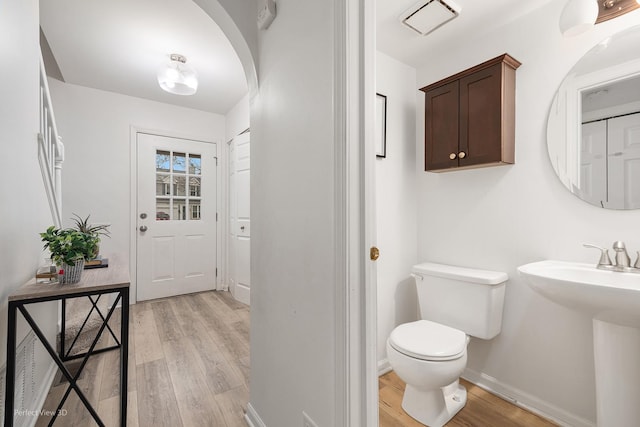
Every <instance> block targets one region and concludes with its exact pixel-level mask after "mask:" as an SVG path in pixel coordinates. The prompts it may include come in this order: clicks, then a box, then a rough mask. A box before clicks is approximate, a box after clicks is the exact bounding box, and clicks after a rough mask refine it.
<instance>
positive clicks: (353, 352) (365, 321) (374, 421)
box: [334, 0, 379, 427]
mask: <svg viewBox="0 0 640 427" xmlns="http://www.w3.org/2000/svg"><path fill="white" fill-rule="evenodd" d="M334 13H335V22H336V25H335V27H334V28H335V33H334V39H335V42H334V48H335V52H336V56H335V59H336V63H335V68H334V79H335V89H334V96H335V99H336V102H335V114H334V123H335V138H334V139H335V158H334V171H335V172H334V180H335V199H334V202H335V218H336V227H335V228H336V229H335V233H336V234H335V240H336V251H335V258H334V262H335V266H336V280H335V282H336V289H335V303H336V329H335V337H336V342H335V344H336V354H335V355H336V390H335V400H334V402H335V408H336V410H335V412H336V414H335V425H344V426H367V427H377V426H378V424H379V420H378V375H377V372H378V369H377V360H376V358H377V355H376V340H377V301H376V298H377V295H376V289H377V288H376V286H377V285H376V266H375V263H373V262H372V261H370V260H369V257H368V254H369V247H371V246H373V245H374V244H375V237H376V235H375V229H376V227H375V176H374V172H375V147H374V144H373V140H374V118H375V93H376V92H375V71H374V70H375V54H376V52H375V3H374V2H372V1H369V0H364V1H363V0H336V1H335V12H334Z"/></svg>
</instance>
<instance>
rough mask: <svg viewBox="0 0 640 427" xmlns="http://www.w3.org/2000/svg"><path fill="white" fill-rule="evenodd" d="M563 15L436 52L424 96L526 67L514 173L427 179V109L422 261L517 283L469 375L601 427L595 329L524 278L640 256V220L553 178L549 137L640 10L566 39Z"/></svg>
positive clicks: (421, 75)
mask: <svg viewBox="0 0 640 427" xmlns="http://www.w3.org/2000/svg"><path fill="white" fill-rule="evenodd" d="M562 6H563V3H562V2H551V3H549V4H548V5H546V6H544V7H543V8H542V9H540V10H538V11H536V12H534V13H533V14H531V15H529V16H527V17H524V18H522V19H519V20H517V21H515V22H513V23H511V24H509V25H507V26H505V27H503V28H501V29H499V30H498V31H494V32H492V33H489V34H487V35H483V36H481V35H479V36H478V37H475V38H473V39H469V40H468V42H467V44H466V45H464V46H458V48H457V49H456V50H450V49H449V48H448V47H447V48H446V49H443V50H442V51H440V52H430V53H429V54H430V55H431V57H433V58H438V60H437V61H431V63H430V64H429V66H428V67H425V68H424V69H421V70H418V79H417V88H420V87H422V86H424V85H426V84H429V83H432V82H434V81H437V80H439V79H440V78H443V77H446V76H448V75H451V74H453V73H456V72H458V71H461V70H463V69H466V68H468V67H470V66H473V65H476V64H478V63H480V62H482V61H484V60H487V59H490V58H493V57H495V56H498V55H500V54H502V53H504V52H508V53H509V54H511V55H512V56H513V57H515V58H516V59H518V60H519V61H521V62H522V63H523V65H522V66H521V67H520V68H519V69H518V71H517V78H516V80H517V94H516V105H517V107H516V164H515V165H513V166H501V167H494V168H488V169H477V170H467V171H458V172H451V173H443V174H433V173H425V172H422V169H423V165H422V159H423V156H424V147H423V136H424V131H423V127H424V105H423V103H422V102H421V103H420V104H419V108H418V111H417V128H418V138H417V147H418V149H417V156H416V166H415V167H416V169H417V170H418V171H419V172H418V173H419V181H418V192H417V195H418V198H419V204H418V242H419V243H418V258H419V259H420V260H430V261H435V262H442V263H450V264H455V265H463V266H469V267H478V268H486V269H491V270H499V271H505V272H507V273H508V274H509V277H510V280H509V282H508V284H507V293H506V302H505V310H504V323H503V330H502V334H501V335H500V336H498V337H497V338H495V339H494V340H492V341H481V340H477V339H474V340H472V342H471V344H470V347H469V363H468V368H469V369H470V370H472V371H475V373H484V374H486V375H489V376H491V377H493V378H495V381H497V384H502V385H504V386H505V387H506V388H505V389H506V390H509V389H510V390H512V391H519V392H520V393H524V395H525V396H526V394H529V396H528V398H529V401H530V403H534V404H535V405H537V406H538V407H544V409H545V410H546V411H548V412H549V411H550V412H554V411H555V415H561V416H563V417H565V421H566V420H569V421H570V423H571V424H573V425H580V423H581V420H580V419H582V421H584V422H586V423H588V422H595V394H594V393H595V391H594V374H593V342H592V335H591V320H590V319H589V318H588V317H586V316H583V315H580V314H577V313H574V312H571V311H570V310H568V309H565V308H562V307H560V306H558V305H555V304H553V303H551V302H549V301H547V300H545V299H543V298H542V297H540V296H538V295H537V294H535V293H534V292H533V291H531V290H530V289H529V288H528V286H527V285H526V284H525V283H524V282H523V281H522V279H521V278H520V277H518V274H517V272H516V267H517V266H519V265H521V264H525V263H529V262H532V261H537V260H542V259H559V260H573V261H584V262H592V263H594V264H595V263H596V262H597V258H598V254H597V253H594V252H593V251H591V250H587V249H584V248H582V243H583V242H590V243H595V244H599V245H604V246H609V245H610V244H611V243H612V242H613V241H614V240H617V239H621V240H625V241H626V242H627V247H629V248H630V249H634V250H637V249H640V234H639V233H638V218H639V215H640V214H638V211H611V210H603V209H598V208H596V207H593V206H591V205H588V204H587V203H585V202H582V201H580V200H579V199H578V198H576V197H575V196H573V195H571V194H570V193H569V192H568V191H567V190H566V189H565V188H564V187H563V186H562V185H561V183H560V181H559V180H558V178H557V177H556V176H555V174H554V172H553V169H552V168H551V164H550V161H549V159H548V156H547V149H546V138H545V135H546V121H547V112H548V109H549V106H550V105H551V101H552V98H553V95H554V92H555V91H556V89H557V87H558V86H559V84H560V82H561V80H562V78H563V77H564V75H565V74H566V73H567V71H569V69H570V68H571V67H572V66H573V64H574V63H575V62H576V61H577V60H578V59H579V58H580V57H581V55H582V54H583V53H585V52H586V51H587V50H588V49H589V48H590V47H591V46H593V45H595V44H596V43H597V42H598V41H600V40H601V39H603V38H605V36H607V35H609V34H611V33H613V32H614V31H617V30H619V29H622V28H625V27H627V26H630V25H631V24H633V23H640V11H636V12H633V13H631V14H628V15H626V16H624V17H621V18H618V19H615V20H613V21H609V22H606V23H604V24H600V25H598V26H597V28H596V29H595V30H594V31H593V32H591V33H588V34H585V35H582V36H579V37H576V38H572V39H563V38H562V37H561V36H560V34H559V30H558V18H559V15H560V11H561V9H562ZM487 381H489V382H491V381H490V379H488V380H487ZM536 399H540V401H537V402H536ZM525 400H526V399H525ZM545 404H548V405H550V406H547V407H545ZM554 406H555V408H554ZM563 411H566V412H567V413H564V414H563ZM572 417H576V418H572Z"/></svg>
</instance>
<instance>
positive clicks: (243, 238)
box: [228, 132, 251, 304]
mask: <svg viewBox="0 0 640 427" xmlns="http://www.w3.org/2000/svg"><path fill="white" fill-rule="evenodd" d="M250 170H251V164H250V134H249V133H248V132H247V133H243V134H241V135H238V136H236V137H235V138H234V139H233V140H232V141H231V142H230V143H229V258H228V259H229V268H228V272H229V290H230V291H231V293H232V294H233V297H234V298H235V299H237V300H238V301H241V302H243V303H245V304H249V300H250V288H251V284H250V282H251V274H250V262H249V260H250V248H251V218H250V212H249V211H250V207H249V194H250V186H249V174H250Z"/></svg>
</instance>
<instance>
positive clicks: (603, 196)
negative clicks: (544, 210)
mask: <svg viewBox="0 0 640 427" xmlns="http://www.w3.org/2000/svg"><path fill="white" fill-rule="evenodd" d="M606 176H607V122H606V120H600V121H597V122H589V123H583V124H582V143H581V144H580V182H579V184H578V186H577V188H575V189H574V190H573V191H574V193H577V194H580V197H581V198H582V199H583V200H585V201H587V202H589V203H591V204H592V205H595V206H606V205H607V203H608V201H607V197H608V196H607V180H606V179H605V177H606Z"/></svg>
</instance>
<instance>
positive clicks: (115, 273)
mask: <svg viewBox="0 0 640 427" xmlns="http://www.w3.org/2000/svg"><path fill="white" fill-rule="evenodd" d="M109 260H110V265H109V267H107V268H96V269H91V270H85V271H83V273H82V279H81V280H80V282H79V283H75V284H65V285H61V284H58V283H54V284H48V283H35V280H32V281H31V282H29V283H27V284H26V285H24V286H22V287H20V288H18V289H16V290H15V291H14V292H13V293H11V294H10V295H9V298H8V302H9V304H8V313H9V316H8V317H9V318H8V323H7V365H6V366H7V369H6V371H7V373H6V386H5V390H6V393H5V407H4V425H5V427H13V423H14V404H15V402H14V398H15V396H14V394H15V389H14V387H15V380H16V378H15V367H16V365H15V364H16V321H17V314H18V312H20V313H21V314H22V316H23V317H24V319H25V320H26V322H27V324H28V325H29V327H30V328H31V329H32V330H33V332H34V333H35V334H36V336H37V337H38V339H39V340H40V342H42V344H43V346H44V348H45V349H46V350H47V352H48V353H49V355H50V356H51V358H52V359H53V361H54V362H55V363H56V365H57V366H58V368H59V369H60V371H61V372H62V375H64V377H65V378H66V379H67V380H68V381H69V387H68V388H67V390H66V392H65V393H64V395H63V397H62V400H61V401H60V403H59V405H58V410H56V411H55V414H58V413H59V412H60V409H62V407H63V405H64V403H65V401H66V399H67V397H68V396H69V393H70V392H71V390H74V391H75V392H76V393H77V394H78V397H79V398H80V400H81V401H82V403H83V404H84V406H85V407H86V408H87V410H88V411H89V413H90V414H91V416H92V417H93V419H94V420H95V422H96V423H97V424H98V425H99V426H101V427H104V423H103V422H102V420H101V419H100V417H99V416H98V414H97V412H96V410H95V409H94V408H93V406H92V405H91V403H90V402H89V401H88V400H87V398H86V397H85V395H84V393H83V392H82V390H81V389H80V387H79V386H78V384H77V381H78V378H79V377H80V374H81V373H82V370H83V369H84V367H85V365H86V364H87V362H88V360H89V358H90V357H91V356H92V355H94V354H96V353H99V352H101V351H106V350H111V349H120V425H121V426H126V424H127V422H126V421H127V374H128V372H127V367H128V365H127V363H128V351H129V349H128V342H129V282H130V279H129V265H128V263H126V262H125V260H124V257H118V256H115V257H113V256H111V257H109ZM105 294H115V300H114V301H113V304H112V305H111V308H110V309H109V311H108V313H107V314H106V316H104V315H103V313H101V312H100V310H99V308H98V307H97V299H98V298H100V297H101V296H102V295H105ZM80 297H87V298H89V299H90V301H91V304H92V307H91V310H90V311H89V313H88V314H87V319H88V317H89V316H90V315H91V313H92V312H93V311H94V310H97V313H98V315H99V316H100V318H101V319H102V325H101V326H100V328H99V330H98V332H97V334H96V337H95V339H94V340H93V342H92V343H91V346H90V347H89V350H87V351H86V352H85V353H82V354H79V355H75V356H74V358H75V357H78V358H80V357H82V362H81V364H80V367H79V369H78V371H77V373H76V374H75V375H72V374H71V373H70V372H69V370H68V369H67V368H66V367H65V365H64V363H63V361H64V360H68V359H69V357H66V356H67V355H65V354H64V350H65V349H64V344H63V345H62V348H61V354H60V355H58V354H57V353H56V351H55V349H54V346H52V344H51V343H50V342H49V341H48V340H47V339H46V337H45V336H44V335H43V333H42V331H41V330H40V328H39V327H38V325H37V324H36V322H35V321H34V319H33V317H32V316H31V314H30V313H29V311H28V310H27V307H28V306H29V305H31V304H36V303H40V302H45V301H62V303H63V306H64V305H65V304H66V300H67V299H70V298H80ZM96 297H97V298H96ZM94 298H96V299H94ZM118 304H121V310H120V314H121V317H120V340H119V341H118V339H117V338H116V337H115V335H114V333H113V331H112V330H111V327H110V326H109V325H108V322H109V320H110V319H111V316H112V314H113V312H114V311H115V309H116V306H117V305H118ZM62 317H63V318H62V325H63V326H62V328H63V330H62V332H61V333H62V337H64V334H65V330H64V317H65V312H64V311H63V314H62ZM85 323H86V321H85ZM105 329H108V330H109V332H111V334H112V336H114V338H115V339H116V345H115V346H112V347H109V348H106V349H96V348H95V347H96V345H97V343H98V340H99V339H100V337H101V336H102V334H103V332H104V330H105ZM80 332H82V328H81V329H80V331H79V332H78V334H79V333H80ZM63 339H64V338H63ZM96 403H97V402H96ZM56 416H57V415H54V416H53V418H52V419H51V421H50V423H49V425H53V423H54V422H55V419H56Z"/></svg>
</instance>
